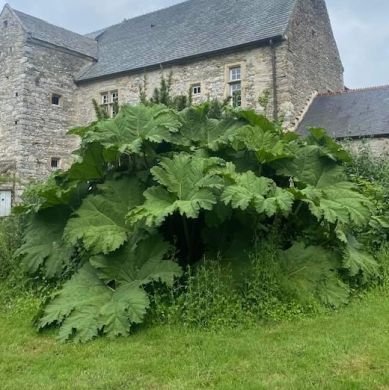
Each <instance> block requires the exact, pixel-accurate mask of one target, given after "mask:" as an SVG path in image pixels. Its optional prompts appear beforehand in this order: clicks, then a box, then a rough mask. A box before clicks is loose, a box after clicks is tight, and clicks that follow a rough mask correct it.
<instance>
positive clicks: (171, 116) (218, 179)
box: [18, 102, 379, 341]
mask: <svg viewBox="0 0 389 390" xmlns="http://www.w3.org/2000/svg"><path fill="white" fill-rule="evenodd" d="M216 114H217V115H216ZM215 116H219V118H218V119H217V118H215ZM71 133H72V134H77V135H79V136H80V137H81V147H80V150H79V151H78V152H77V153H76V154H77V155H78V157H79V158H78V160H77V161H76V162H75V163H74V164H73V165H72V166H71V168H70V169H69V170H68V171H66V172H57V173H55V174H54V175H53V176H52V177H51V178H50V179H49V180H48V181H47V183H45V184H43V185H39V186H36V187H35V188H33V189H31V190H30V191H29V197H28V199H27V200H26V202H25V204H24V205H23V206H22V207H20V208H19V211H21V212H23V213H24V214H25V215H26V216H27V217H28V218H29V224H28V228H27V229H26V230H25V232H24V238H23V245H22V246H21V248H20V249H19V251H18V254H19V255H20V257H21V258H22V265H23V267H24V268H25V269H26V270H27V271H28V272H29V273H31V274H33V275H38V276H39V277H44V278H46V280H54V281H57V282H58V284H59V285H60V286H61V288H60V290H59V291H58V292H57V293H56V294H55V296H53V298H52V300H51V301H50V302H49V303H48V305H47V306H46V308H45V310H44V314H43V317H42V318H41V320H40V322H39V326H40V327H41V328H43V327H47V326H50V325H52V324H57V325H60V326H61V330H60V339H61V340H69V339H74V340H77V341H87V340H90V339H92V338H94V337H96V336H98V335H100V334H106V335H108V336H110V337H114V336H119V335H127V334H129V333H130V331H131V329H132V326H133V325H135V324H139V323H141V322H142V321H143V319H144V317H145V315H146V313H147V312H148V310H149V306H150V295H149V294H148V292H149V289H150V286H151V285H152V284H153V283H164V284H166V285H167V286H172V285H174V281H175V279H176V278H180V277H181V275H182V270H189V269H192V268H193V267H194V268H197V270H198V271H197V273H196V275H195V277H194V276H193V274H192V273H191V271H187V278H186V285H185V289H186V290H185V291H186V292H188V291H190V293H189V295H188V294H186V295H185V293H184V294H183V295H184V297H183V298H182V299H183V300H184V301H183V302H184V303H185V304H186V306H187V307H190V308H191V309H190V310H189V311H186V312H185V311H183V314H182V315H183V316H184V317H183V318H184V320H185V318H186V320H185V321H188V322H191V321H192V320H191V319H190V318H195V320H194V321H195V322H196V321H199V323H201V322H204V321H208V319H209V318H212V319H220V318H221V317H222V316H221V314H220V313H222V312H220V310H221V308H220V306H223V302H224V301H223V299H225V298H223V295H224V293H227V291H225V288H226V287H225V286H228V284H229V283H230V281H231V280H230V276H228V275H229V272H228V269H231V270H232V276H233V280H235V279H236V277H237V275H239V274H241V273H242V272H243V273H244V271H245V270H246V269H250V267H253V263H252V262H251V263H250V254H252V253H260V252H257V249H258V248H257V247H258V245H259V244H261V243H263V242H266V240H267V239H269V235H271V234H272V232H274V231H276V232H278V238H279V239H278V240H277V245H276V249H275V251H276V256H275V258H276V259H277V261H276V262H277V263H278V264H277V267H276V268H275V269H276V270H277V273H279V275H278V277H277V282H276V283H275V284H274V285H273V284H270V285H269V289H270V288H271V289H278V288H279V289H280V291H281V292H282V293H283V294H287V295H289V296H291V297H295V298H294V299H298V300H300V301H301V302H302V305H304V306H306V305H308V306H309V305H310V302H312V301H315V302H320V303H322V304H324V305H327V306H330V307H339V306H341V305H343V304H345V303H347V301H348V299H349V296H350V286H352V284H353V283H354V281H358V283H359V285H360V286H363V287H366V286H368V285H369V284H371V283H372V281H373V280H374V279H376V278H377V277H378V276H379V266H378V264H377V262H376V260H375V259H374V257H373V256H372V255H371V254H370V253H369V252H368V250H367V249H368V248H367V247H366V246H365V245H364V244H363V243H360V242H358V241H357V239H356V237H355V235H354V234H353V232H354V231H356V230H357V229H363V228H364V227H365V226H366V225H367V224H368V223H369V221H370V218H371V215H372V214H373V213H375V205H374V202H373V201H372V200H371V199H369V198H368V197H366V196H364V195H363V194H361V193H360V191H359V190H358V188H357V186H356V185H355V183H353V182H351V181H350V180H349V179H348V177H347V175H346V172H345V167H344V165H345V163H346V162H348V161H349V160H350V156H349V154H348V153H347V152H346V151H345V150H344V149H343V148H342V147H341V146H340V145H338V144H337V143H336V142H334V141H333V140H332V139H331V138H330V137H328V136H327V135H326V134H325V132H324V130H322V129H311V131H310V136H309V137H307V138H305V139H302V138H299V137H298V136H297V135H296V134H292V133H284V132H283V131H282V130H281V129H280V128H279V126H277V125H275V124H273V123H271V122H270V121H268V120H267V119H266V118H265V117H263V116H258V115H257V114H255V113H254V112H253V111H244V110H232V109H229V110H224V111H218V110H216V109H214V110H212V104H211V103H210V102H208V103H206V104H204V105H201V106H199V107H190V108H187V109H185V110H183V111H181V112H178V111H176V110H173V109H169V108H167V107H166V106H162V105H154V104H150V105H147V106H144V105H138V106H124V107H122V108H121V110H120V112H119V113H118V115H117V116H116V117H115V118H114V119H110V120H100V121H98V122H95V123H92V124H91V125H90V126H88V127H85V128H77V129H73V130H72V131H71ZM204 258H208V259H216V258H217V259H219V258H220V259H221V262H220V263H218V264H217V265H215V264H214V263H211V264H210V265H207V266H206V267H205V266H204V267H205V268H202V266H201V265H199V262H200V261H201V260H202V259H204ZM255 259H256V260H255V261H256V264H259V265H257V270H259V269H261V268H262V264H261V263H260V262H259V261H258V257H255ZM200 264H201V263H200ZM269 264H274V260H273V262H272V263H269ZM269 272H270V271H269ZM209 275H211V276H212V278H213V277H215V278H216V280H218V279H220V278H221V277H222V276H223V278H224V277H225V278H226V279H225V280H224V279H223V278H221V280H222V281H223V282H221V283H220V284H215V285H211V286H209V288H208V287H207V290H208V291H211V293H212V297H211V296H210V295H209V294H208V293H207V291H202V286H203V285H204V284H206V281H210V280H211V279H210V276H209ZM266 277H267V276H266V274H261V278H262V279H261V278H259V279H258V280H257V281H255V280H252V281H250V283H251V286H252V287H250V285H248V286H247V285H246V287H242V290H241V292H239V294H240V295H242V291H246V292H245V293H244V294H245V296H246V297H247V299H246V300H245V301H242V299H241V298H239V299H238V298H236V297H235V295H232V296H231V297H229V298H228V302H230V303H231V312H234V313H235V310H236V313H240V311H241V310H243V311H244V310H245V308H246V312H247V310H248V309H247V307H248V308H250V307H251V308H252V307H253V306H256V305H257V303H256V302H255V301H254V303H250V302H252V298H250V296H251V295H254V296H256V297H260V296H261V294H262V292H261V291H260V292H255V293H251V292H252V291H254V290H255V289H256V288H259V287H260V286H259V285H260V283H261V280H263V279H266ZM64 279H65V280H67V281H66V282H65V283H63V281H64ZM184 281H185V279H184ZM62 283H63V286H62ZM211 283H212V282H211ZM189 288H190V289H191V290H189ZM231 291H235V290H234V289H231ZM204 294H205V295H204ZM206 294H208V295H206ZM239 294H238V297H239V296H240V295H239ZM250 294H251V295H250ZM270 295H271V296H272V299H273V294H270ZM265 298H266V297H265ZM265 298H263V299H261V298H258V302H259V301H260V302H263V301H266V299H265ZM281 298H282V297H279V300H280V301H281V300H282V299H281ZM256 299H257V298H256ZM207 300H209V302H210V304H209V305H205V301H207ZM200 301H201V302H203V304H201V305H198V302H200ZM242 302H243V303H242ZM196 305H197V306H196ZM196 310H197V312H196ZM250 310H251V309H250ZM229 311H230V309H229ZM260 311H261V310H260ZM262 311H263V312H264V311H265V309H263V310H262ZM185 313H186V314H185ZM191 313H197V314H195V315H194V316H192V314H191ZM202 313H205V314H204V315H203V314H202ZM239 315H240V314H239ZM237 316H238V314H237ZM212 321H213V320H212Z"/></svg>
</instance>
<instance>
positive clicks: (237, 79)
mask: <svg viewBox="0 0 389 390" xmlns="http://www.w3.org/2000/svg"><path fill="white" fill-rule="evenodd" d="M229 73H230V80H229V83H228V84H229V95H230V97H231V104H232V106H233V107H240V106H241V105H242V81H241V77H242V76H241V73H242V72H241V67H240V66H234V67H233V68H230V72H229Z"/></svg>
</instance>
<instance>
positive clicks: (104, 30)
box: [85, 0, 196, 36]
mask: <svg viewBox="0 0 389 390" xmlns="http://www.w3.org/2000/svg"><path fill="white" fill-rule="evenodd" d="M191 1H196V0H184V1H180V2H179V3H176V4H172V5H169V6H168V7H161V8H158V9H155V10H154V11H150V12H145V13H143V14H140V15H137V16H134V17H132V18H128V19H127V18H124V19H123V20H122V21H121V22H119V23H114V24H111V25H110V26H108V27H103V28H100V29H98V30H96V31H92V32H90V33H87V34H85V35H86V36H88V35H91V34H96V33H99V32H101V34H104V33H105V32H106V31H107V30H108V29H110V28H112V27H116V26H119V25H121V24H123V23H127V22H132V21H133V20H136V19H138V18H143V17H144V16H148V15H152V14H155V13H158V12H160V11H164V10H166V9H170V8H174V7H177V6H179V5H181V4H183V3H189V2H191Z"/></svg>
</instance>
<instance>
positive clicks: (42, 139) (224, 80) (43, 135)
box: [0, 0, 344, 200]
mask: <svg viewBox="0 0 389 390" xmlns="http://www.w3.org/2000/svg"><path fill="white" fill-rule="evenodd" d="M171 71H172V73H173V84H172V94H174V95H178V94H187V92H188V90H189V88H190V89H191V90H192V94H193V99H194V101H195V102H201V101H205V100H207V99H210V98H211V99H213V98H218V99H224V98H227V97H229V96H234V97H235V98H234V99H232V101H233V102H234V104H238V105H240V104H241V105H242V106H244V107H250V108H254V109H257V110H263V107H261V105H260V102H259V97H261V96H263V95H264V94H266V93H268V94H269V104H268V105H267V107H266V110H267V111H268V112H267V114H268V115H269V116H272V117H280V116H281V115H282V117H283V118H284V120H285V123H286V125H287V126H288V127H294V126H296V125H297V123H299V120H300V118H301V116H302V115H303V114H304V113H305V112H306V110H307V106H308V105H309V104H310V102H311V101H312V99H313V98H314V97H315V96H316V95H317V94H318V93H319V94H323V93H334V92H336V91H340V90H342V89H343V87H344V86H343V67H342V63H341V60H340V57H339V53H338V49H337V46H336V42H335V40H334V37H333V33H332V29H331V24H330V20H329V16H328V13H327V9H326V4H325V1H324V0H239V1H236V0H189V1H186V2H183V3H179V4H177V5H175V6H172V7H169V8H166V9H162V10H159V11H156V12H153V13H150V14H147V15H143V16H140V17H136V18H134V19H130V20H124V21H123V22H122V23H120V24H117V25H114V26H111V27H108V28H106V29H104V30H100V31H98V32H96V33H92V34H88V35H87V36H82V35H79V34H76V33H74V32H71V31H68V30H65V29H62V28H60V27H57V26H54V25H51V24H49V23H47V22H45V21H42V20H40V19H37V18H35V17H32V16H29V15H26V14H24V13H22V12H20V11H16V10H14V9H12V8H11V7H10V6H9V5H6V6H5V7H4V9H3V11H2V12H1V14H0V169H1V166H5V167H8V171H9V173H15V174H16V177H17V184H16V187H15V186H11V185H6V186H5V187H3V188H2V190H3V193H4V191H8V192H9V191H11V190H12V191H15V188H16V194H15V193H14V196H15V195H16V196H18V192H20V191H21V189H22V188H23V187H24V186H25V185H27V184H28V183H29V182H31V181H33V180H41V179H43V178H45V177H47V175H48V174H50V172H51V171H52V170H53V169H54V170H55V169H57V168H65V167H66V166H67V165H68V164H69V162H70V161H71V156H70V153H71V151H72V150H73V149H74V148H75V147H76V144H77V140H76V139H73V138H71V137H69V136H66V130H67V129H69V128H70V127H73V126H76V125H81V124H86V123H88V122H90V121H92V120H94V115H95V114H94V110H93V106H92V99H96V100H98V101H99V102H100V103H101V104H103V105H105V106H106V108H107V110H108V111H109V112H110V113H111V114H112V111H113V110H114V107H115V105H114V104H113V103H114V102H115V101H118V102H119V104H123V103H136V102H138V100H139V88H140V87H141V86H143V84H144V79H145V76H146V79H147V93H148V94H149V95H151V94H152V92H153V90H154V88H155V87H157V86H158V85H159V82H160V78H161V75H162V74H165V75H167V74H168V73H170V72H171ZM3 173H4V172H3ZM0 175H1V172H0ZM0 198H1V197H0ZM0 200H1V199H0Z"/></svg>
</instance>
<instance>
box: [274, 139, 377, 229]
mask: <svg viewBox="0 0 389 390" xmlns="http://www.w3.org/2000/svg"><path fill="white" fill-rule="evenodd" d="M277 167H278V174H280V175H285V176H290V177H291V178H292V180H293V181H294V184H295V185H296V190H295V194H296V196H297V198H299V199H301V200H302V201H303V202H305V203H307V204H308V205H309V209H310V210H311V212H312V214H313V215H315V216H316V217H317V218H318V219H319V220H322V219H324V220H326V221H327V222H329V223H336V222H338V221H339V222H342V223H345V224H349V223H353V224H356V225H363V224H366V223H367V222H368V220H369V217H370V215H371V213H370V208H371V202H370V201H369V200H368V199H367V198H366V197H365V196H364V195H362V194H360V193H359V192H358V190H357V188H356V186H355V185H354V184H353V183H351V182H349V181H347V177H346V174H345V172H344V169H343V167H342V166H340V165H338V164H337V163H336V162H334V161H331V160H329V159H328V158H326V157H322V156H321V155H320V150H319V148H318V147H317V146H314V145H309V146H305V147H302V148H301V149H300V153H299V154H298V155H297V156H296V157H295V158H294V159H293V160H292V161H288V162H281V163H280V162H279V163H277Z"/></svg>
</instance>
